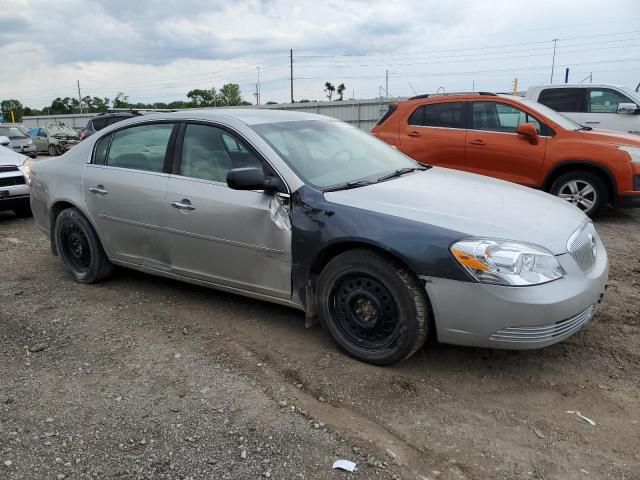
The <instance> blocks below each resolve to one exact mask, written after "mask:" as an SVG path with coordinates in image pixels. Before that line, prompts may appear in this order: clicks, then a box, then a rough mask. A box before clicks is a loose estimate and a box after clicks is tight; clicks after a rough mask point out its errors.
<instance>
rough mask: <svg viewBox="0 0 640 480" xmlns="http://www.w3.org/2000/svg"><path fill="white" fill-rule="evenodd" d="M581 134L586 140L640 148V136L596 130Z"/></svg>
mask: <svg viewBox="0 0 640 480" xmlns="http://www.w3.org/2000/svg"><path fill="white" fill-rule="evenodd" d="M581 133H582V135H583V136H584V137H585V139H586V140H590V141H595V142H606V143H612V144H615V145H628V146H630V147H640V136H638V135H633V134H632V133H625V132H618V131H616V130H600V129H595V128H594V129H593V130H589V131H583V132H581Z"/></svg>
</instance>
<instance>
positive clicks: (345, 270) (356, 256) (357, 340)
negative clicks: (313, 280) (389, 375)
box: [316, 249, 430, 365]
mask: <svg viewBox="0 0 640 480" xmlns="http://www.w3.org/2000/svg"><path fill="white" fill-rule="evenodd" d="M316 301H317V306H318V312H319V316H320V321H321V323H322V325H323V326H324V327H325V328H326V329H327V330H329V332H330V333H331V335H332V336H333V338H334V340H335V341H336V343H337V344H338V346H339V347H340V349H341V350H343V351H344V352H346V353H347V354H348V355H350V356H352V357H354V358H356V359H358V360H361V361H363V362H367V363H371V364H374V365H389V364H392V363H396V362H400V361H402V360H405V359H407V358H409V357H410V356H411V355H413V354H414V353H415V352H416V351H417V350H418V349H419V348H420V347H422V345H423V344H424V342H425V340H426V339H427V334H428V329H429V324H430V310H429V306H428V303H427V298H426V294H425V292H424V289H423V288H422V286H421V285H420V282H419V281H418V279H417V278H416V277H415V276H414V275H413V274H412V273H411V272H409V271H407V270H406V269H405V268H404V267H403V266H402V265H400V264H399V263H398V262H396V261H394V260H392V259H390V258H388V257H386V256H384V255H381V254H379V253H377V252H375V251H372V250H368V249H357V250H350V251H347V252H344V253H341V254H339V255H337V256H336V257H335V258H333V259H332V260H331V261H329V263H328V264H327V265H326V266H325V268H324V269H323V270H322V273H321V274H320V278H319V279H318V289H317V297H316Z"/></svg>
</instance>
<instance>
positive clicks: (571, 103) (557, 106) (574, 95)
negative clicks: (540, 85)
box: [538, 88, 584, 112]
mask: <svg viewBox="0 0 640 480" xmlns="http://www.w3.org/2000/svg"><path fill="white" fill-rule="evenodd" d="M583 94H584V89H582V88H546V89H544V90H542V92H540V96H539V97H538V102H540V103H542V104H543V105H546V106H547V107H549V108H551V109H553V110H555V111H556V112H580V111H581V110H582V109H581V106H580V104H581V97H582V95H583Z"/></svg>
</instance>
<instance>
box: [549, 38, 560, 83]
mask: <svg viewBox="0 0 640 480" xmlns="http://www.w3.org/2000/svg"><path fill="white" fill-rule="evenodd" d="M558 40H559V39H558V38H554V39H553V60H552V61H551V83H553V69H554V68H555V66H556V45H557V44H558Z"/></svg>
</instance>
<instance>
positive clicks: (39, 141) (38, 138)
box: [31, 128, 49, 152]
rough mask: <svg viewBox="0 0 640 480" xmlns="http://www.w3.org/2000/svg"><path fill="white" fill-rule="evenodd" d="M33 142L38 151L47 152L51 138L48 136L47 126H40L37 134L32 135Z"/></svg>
mask: <svg viewBox="0 0 640 480" xmlns="http://www.w3.org/2000/svg"><path fill="white" fill-rule="evenodd" d="M31 139H32V140H33V143H34V144H35V146H36V150H37V151H38V152H46V151H47V149H48V148H49V139H48V138H47V130H46V129H45V128H38V129H37V130H36V135H34V136H33V137H31Z"/></svg>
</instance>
